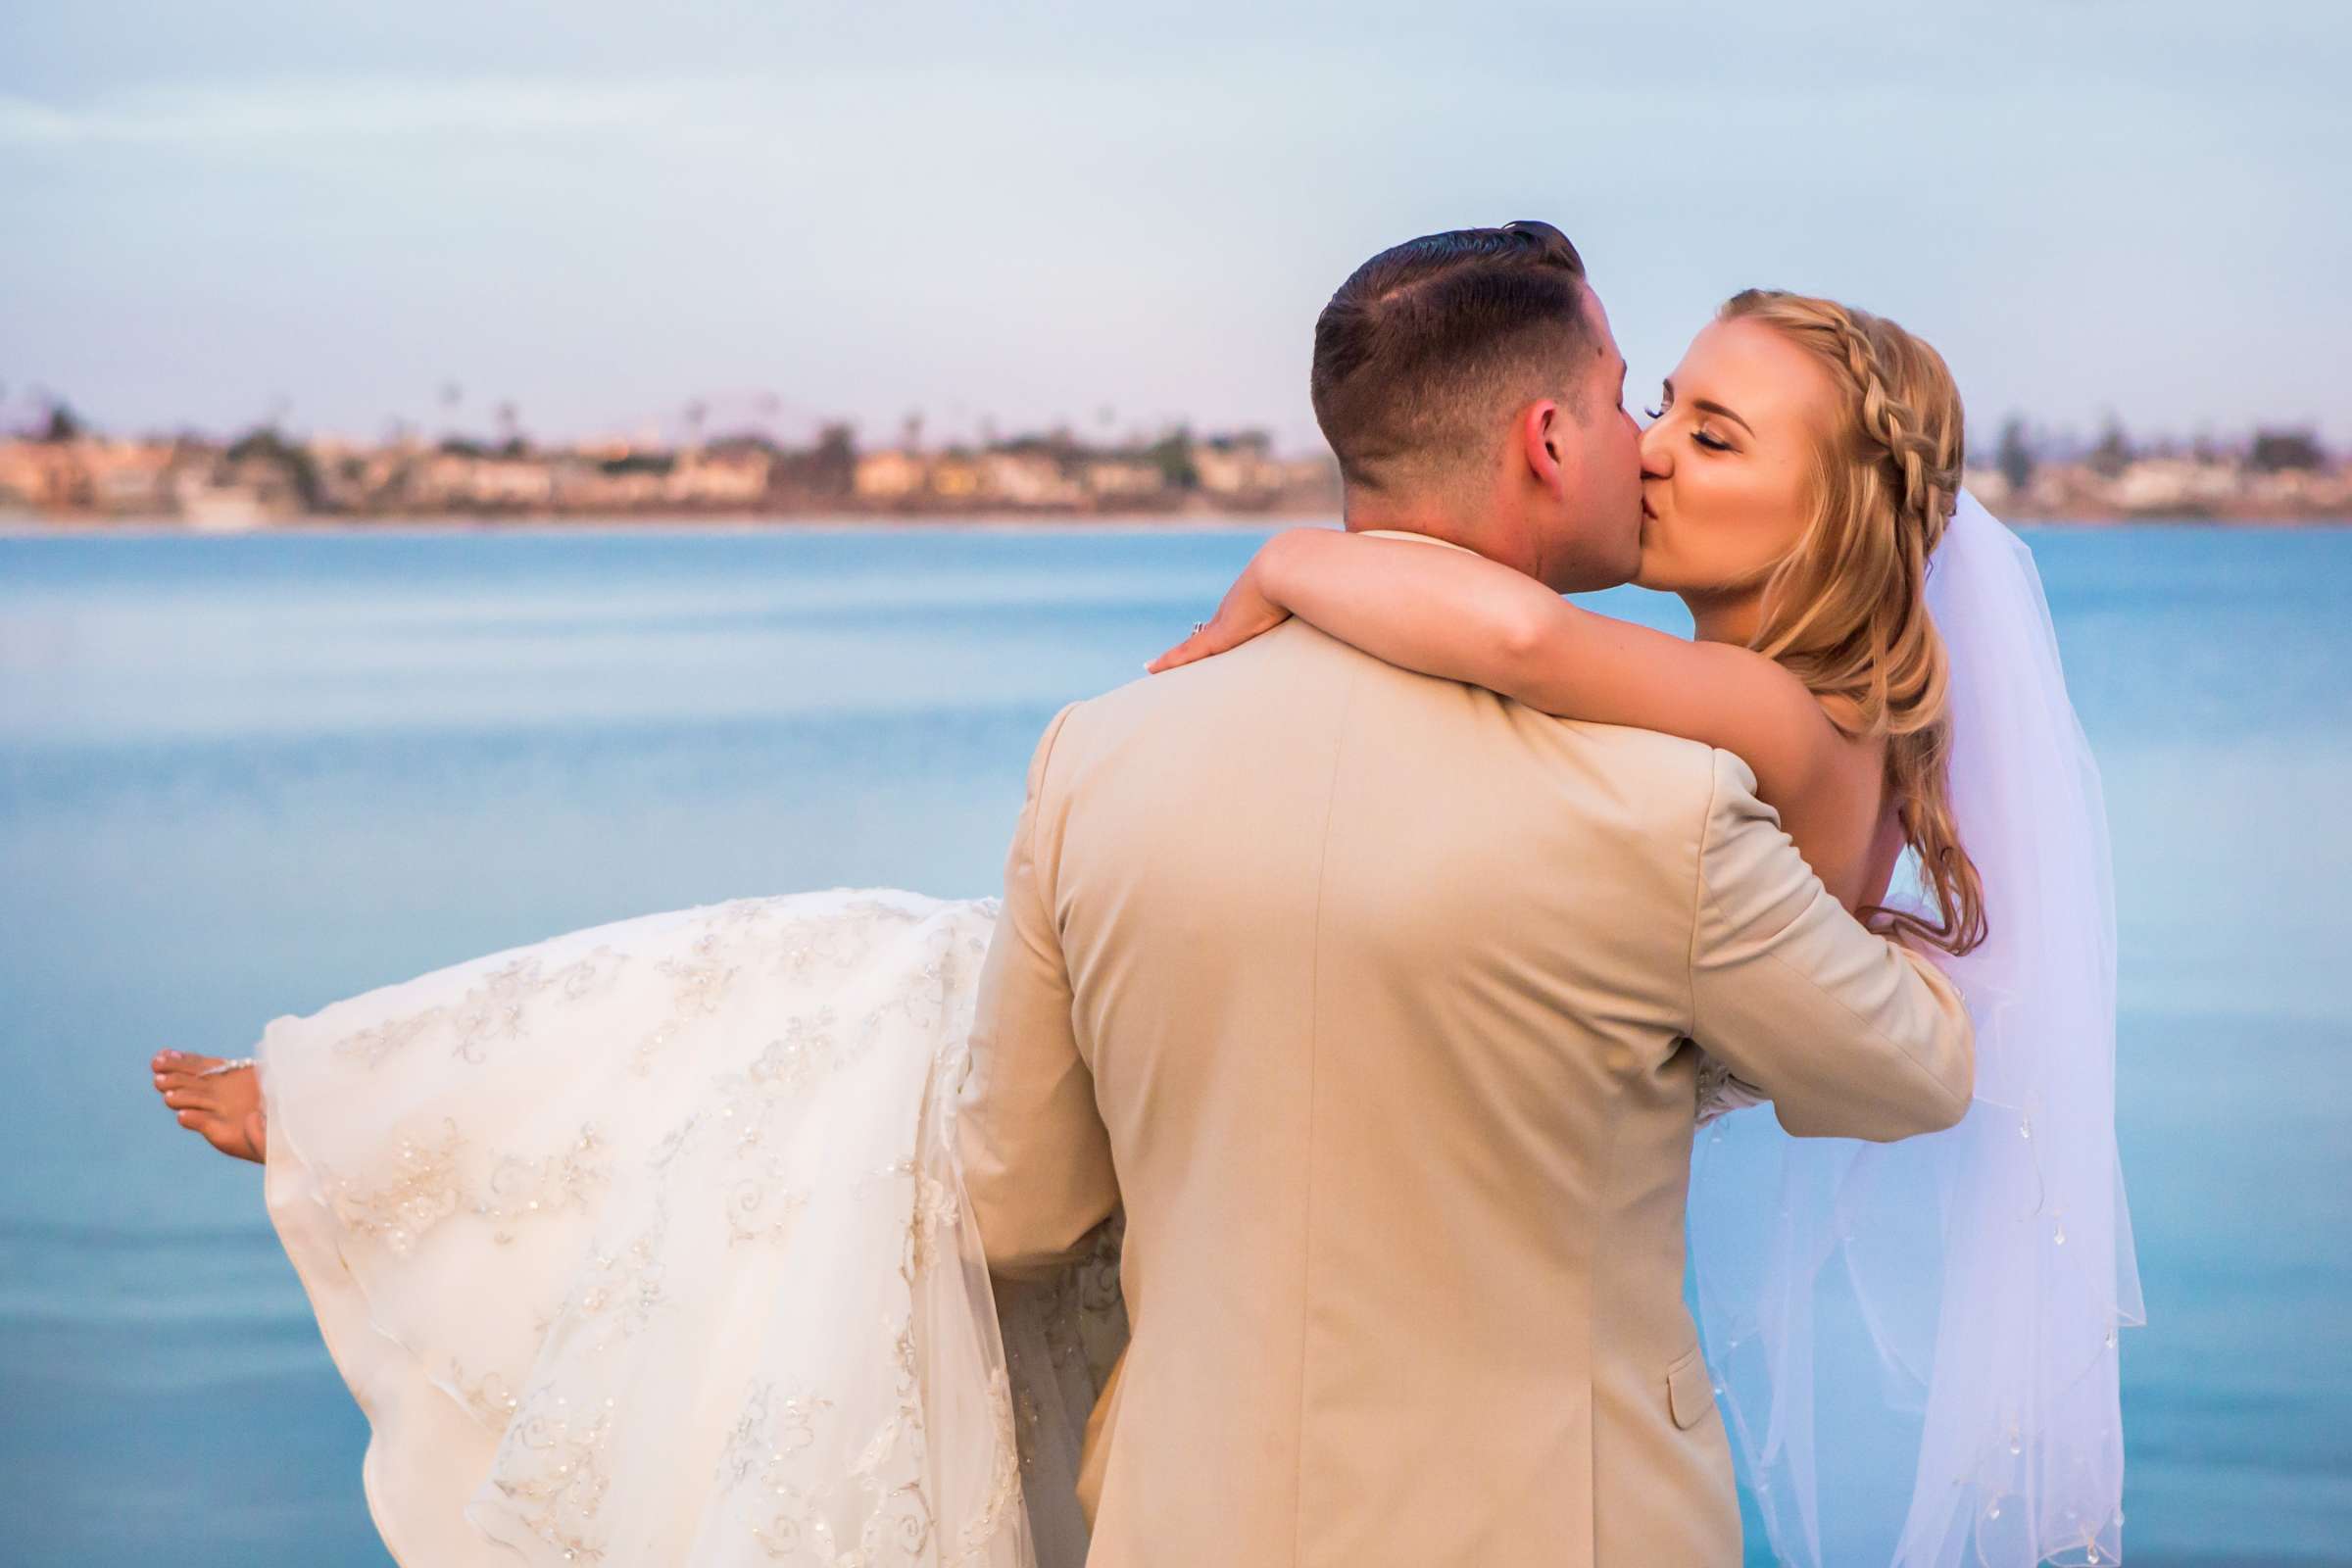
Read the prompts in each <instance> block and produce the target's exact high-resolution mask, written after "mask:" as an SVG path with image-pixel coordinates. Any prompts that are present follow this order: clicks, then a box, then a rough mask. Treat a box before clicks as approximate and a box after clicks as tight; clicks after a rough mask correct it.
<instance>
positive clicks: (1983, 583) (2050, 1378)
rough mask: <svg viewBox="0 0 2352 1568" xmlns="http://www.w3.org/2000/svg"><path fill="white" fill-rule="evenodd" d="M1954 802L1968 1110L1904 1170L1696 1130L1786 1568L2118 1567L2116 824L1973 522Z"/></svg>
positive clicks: (2051, 649) (1705, 1265)
mask: <svg viewBox="0 0 2352 1568" xmlns="http://www.w3.org/2000/svg"><path fill="white" fill-rule="evenodd" d="M1928 604H1929V608H1930V611H1931V613H1933V614H1934V616H1935V619H1936V627H1937V628H1938V630H1940V631H1941V633H1942V635H1943V638H1944V642H1945V644H1946V646H1947V648H1948V650H1949V653H1950V656H1951V713H1952V726H1953V749H1952V764H1951V790H1952V806H1953V810H1954V813H1955V815H1956V818H1957V821H1958V825H1959V832H1960V839H1961V843H1962V845H1963V846H1964V847H1965V848H1966V849H1967V851H1968V853H1969V856H1970V858H1972V859H1973V860H1974V861H1975V862H1976V865H1977V868H1978V871H1979V872H1980V874H1981V876H1982V878H1983V881H1984V886H1985V902H1986V907H1987V915H1988V919H1989V924H1990V936H1989V938H1988V940H1987V941H1986V942H1985V945H1984V946H1982V947H1980V948H1979V949H1977V950H1976V951H1975V952H1973V953H1971V954H1969V955H1967V956H1964V957H1959V958H1948V959H1947V958H1942V957H1940V956H1938V958H1937V961H1938V962H1939V963H1940V964H1941V966H1942V967H1943V969H1944V970H1945V972H1946V973H1948V974H1949V975H1951V977H1952V978H1953V980H1954V981H1955V982H1957V984H1958V985H1959V987H1960V990H1961V992H1962V993H1963V995H1964V996H1965V997H1966V998H1967V1001H1968V1005H1969V1008H1970V1011H1971V1013H1972V1014H1973V1015H1974V1017H1975V1019H1976V1024H1977V1085H1976V1102H1975V1103H1974V1104H1973V1105H1972V1106H1971V1107H1970V1108H1969V1111H1968V1114H1967V1115H1966V1117H1964V1118H1963V1119H1962V1121H1961V1122H1960V1124H1959V1125H1958V1126H1956V1127H1953V1128H1951V1129H1950V1130H1949V1131H1947V1132H1942V1133H1937V1134H1935V1135H1933V1136H1930V1137H1926V1138H1916V1139H1911V1140H1909V1141H1907V1142H1903V1143H1899V1144H1890V1145H1877V1144H1866V1143H1856V1142H1850V1141H1846V1140H1830V1139H1795V1138H1790V1137H1789V1136H1788V1135H1787V1134H1785V1133H1784V1132H1782V1131H1781V1129H1780V1127H1779V1125H1778V1123H1776V1122H1775V1121H1774V1120H1773V1119H1772V1117H1771V1116H1770V1115H1769V1114H1767V1113H1762V1112H1760V1111H1757V1110H1748V1111H1743V1112H1735V1113H1733V1114H1731V1115H1728V1116H1725V1117H1723V1118H1722V1119H1721V1120H1718V1121H1715V1122H1713V1123H1712V1124H1711V1125H1709V1126H1708V1127H1706V1128H1705V1129H1704V1130H1703V1131H1702V1132H1701V1133H1700V1135H1699V1139H1698V1144H1697V1148H1696V1150H1695V1152H1694V1155H1693V1160H1692V1169H1691V1263H1692V1275H1693V1280H1694V1284H1695V1291H1696V1296H1697V1305H1698V1313H1699V1323H1700V1328H1701V1332H1702V1335H1703V1337H1704V1340H1705V1344H1706V1348H1707V1355H1708V1360H1709V1362H1710V1363H1711V1364H1712V1366H1713V1367H1714V1369H1715V1375H1716V1378H1717V1386H1718V1393H1719V1395H1720V1397H1721V1403H1722V1405H1723V1408H1724V1415H1725V1419H1726V1422H1727V1423H1728V1425H1729V1427H1730V1431H1731V1435H1732V1440H1733V1443H1734V1445H1735V1446H1736V1447H1737V1449H1738V1450H1739V1452H1740V1458H1741V1462H1742V1466H1743V1468H1744V1470H1745V1473H1746V1476H1747V1478H1748V1481H1749V1484H1750V1486H1751V1487H1752V1489H1753V1491H1754V1494H1755V1499H1756V1503H1757V1506H1758V1509H1759V1510H1760V1512H1761V1513H1762V1515H1763V1520H1764V1525H1765V1528H1766V1530H1767V1531H1768V1533H1769V1534H1770V1536H1771V1540H1772V1545H1773V1549H1774V1551H1775V1553H1776V1555H1777V1556H1778V1557H1779V1558H1780V1559H1781V1560H1782V1561H1784V1562H1789V1563H1797V1564H1803V1565H1806V1568H1820V1565H1825V1564H1827V1565H1834V1568H1846V1565H1860V1564H1873V1563H1889V1564H1891V1565H1894V1568H1956V1565H1960V1564H1971V1565H1974V1564H1984V1565H1986V1568H2033V1565H2034V1564H2038V1563H2041V1562H2044V1561H2052V1562H2056V1563H2060V1564H2067V1565H2072V1564H2079V1563H2080V1564H2108V1563H2114V1562H2117V1561H2119V1560H2120V1559H2121V1555H2122V1534H2123V1514H2122V1511H2121V1502H2122V1497H2123V1468H2124V1467H2123V1458H2124V1444H2123V1423H2122V1417H2121V1407H2120V1404H2119V1399H2118V1394H2117V1352H2116V1330H2117V1328H2118V1326H2119V1325H2123V1324H2137V1323H2139V1322H2141V1321H2143V1314H2142V1308H2141V1303H2140V1296H2139V1272H2138V1267H2137V1265H2136V1263H2135V1262H2134V1260H2133V1256H2132V1250H2131V1221H2130V1217H2129V1215H2128V1213H2127V1211H2126V1208H2125V1203H2124V1187H2123V1176H2122V1171H2121V1169H2120V1167H2119V1165H2118V1163H2117V1159H2116V1148H2115V894H2114V887H2113V882H2112V878H2111V873H2110V869H2109V863H2108V841H2107V816H2106V808H2105V806H2104V804H2103V801H2102V797H2101V794H2100V789H2099V777H2098V771H2097V768H2096V766H2095V765H2094V763H2093V762H2092V760H2091V755H2090V748H2089V746H2088V744H2087V743H2086V742H2085V741H2084V739H2083V735H2082V727H2081V725H2080V724H2079V723H2078V722H2077V720H2076V717H2075V711H2074V708H2073V705H2072V704H2071V703H2070V702H2069V701H2068V699H2067V693H2066V682H2065V677H2064V674H2063V673H2062V671H2061V669H2060V665H2059V659H2058V644H2057V639H2056V636H2055V633H2054V632H2053V629H2052V627H2051V623H2050V614H2049V607H2048V605H2047V603H2046V602H2045V601H2044V599H2043V597H2042V591H2041V578H2040V575H2039V574H2038V573H2037V572H2036V571H2035V570H2034V558H2033V555H2032V553H2031V552H2030V551H2028V550H2027V548H2026V546H2025V544H2024V543H2023V542H2022V541H2021V540H2019V539H2018V538H2017V536H2016V535H2015V534H2013V533H2011V532H2010V531H2009V530H2008V529H2007V528H2005V527H2003V526H2002V525H2001V524H2000V523H1999V522H1998V521H1996V520H1995V519H1994V518H1993V517H1992V516H1991V515H1990V514H1988V513H1986V512H1985V509H1984V508H1983V507H1982V506H1980V505H1979V504H1978V503H1977V501H1976V498H1975V497H1973V496H1970V495H1967V494H1965V493H1964V494H1963V495H1962V496H1961V497H1960V502H1959V507H1958V510H1957V512H1956V514H1955V515H1954V516H1953V518H1952V521H1951V525H1950V527H1949V529H1948V530H1947V531H1946V533H1945V535H1944V539H1943V541H1942V543H1941V545H1940V547H1939V548H1938V549H1937V551H1936V556H1935V559H1934V561H1933V562H1932V563H1931V564H1930V567H1929V575H1928Z"/></svg>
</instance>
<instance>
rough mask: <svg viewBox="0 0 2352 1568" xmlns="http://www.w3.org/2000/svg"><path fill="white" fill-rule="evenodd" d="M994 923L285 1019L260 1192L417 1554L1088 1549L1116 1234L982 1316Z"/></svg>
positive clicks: (575, 951) (686, 917) (706, 954)
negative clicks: (1092, 1436)
mask: <svg viewBox="0 0 2352 1568" xmlns="http://www.w3.org/2000/svg"><path fill="white" fill-rule="evenodd" d="M995 913H996V906H995V903H994V901H980V902H960V903H946V902H940V901H937V900H932V899H926V898H922V897H919V896H917V895H912V894H905V893H888V892H875V893H867V892H849V891H837V892H831V893H818V894H809V895H803V896H798V897H787V898H774V899H749V900H743V901H740V902H736V903H730V904H723V905H718V906H713V907H707V908H698V909H689V910H684V911H679V912H674V913H667V914H659V915H650V916H646V917H644V918H640V919H634V920H627V921H622V922H619V923H617V924H613V925H608V926H600V927H597V928H595V929H592V930H587V931H580V932H575V933H572V934H569V935H565V936H560V937H556V938H553V939H551V940H549V941H546V942H542V943H539V944H537V945H535V946H531V947H526V948H518V949H515V950H513V951H510V952H506V953H500V954H496V955H493V956H489V957H484V958H477V959H474V960H472V961H469V962H466V963H462V964H457V965H455V966H452V967H450V968H446V969H441V970H438V971H435V972H434V973H431V974H427V975H424V976H421V977H419V978H417V979H414V980H410V981H407V982H404V983H402V984H399V985H393V986H387V987H385V988H383V989H380V990H377V991H371V992H368V994H366V995H364V996H360V997H355V998H352V999H350V1000H348V1001H344V1002H338V1003H336V1004H334V1005H330V1006H328V1007H326V1008H324V1009H322V1010H321V1011H319V1013H317V1014H315V1015H313V1016H311V1017H308V1018H291V1017H288V1018H279V1019H277V1020H275V1021H274V1022H272V1023H271V1024H270V1026H269V1028H268V1029H267V1031H266V1032H265V1034H264V1036H263V1038H262V1041H261V1044H260V1046H259V1047H258V1048H257V1051H256V1059H257V1064H258V1071H259V1074H260V1086H261V1090H262V1094H263V1096H264V1101H265V1104H266V1107H267V1111H268V1116H269V1140H268V1145H269V1148H268V1155H269V1157H268V1162H267V1177H266V1190H267V1195H268V1202H269V1208H270V1216H271V1219H272V1221H273V1222H274V1224H275V1225H276V1227H277V1230H278V1233H279V1235H280V1237H281V1238H282V1240H283V1242H284V1244H285V1248H286V1250H287V1253H288V1255H289V1256H290V1257H291V1258H292V1259H293V1262H294V1264H295V1267H296V1270H297V1272H298V1273H299V1274H300V1276H301V1278H302V1281H303V1284H304V1287H305V1289H306V1290H307V1291H308V1292H309V1294H310V1297H311V1300H312V1303H313V1305H314V1307H315V1308H316V1310H317V1313H318V1317H319V1326H320V1329H321V1331H322V1333H323V1335H324V1337H325V1340H326V1344H327V1348H328V1349H329V1351H330V1353H331V1354H332V1355H333V1357H334V1359H335V1362H336V1364H337V1366H338V1367H339V1368H340V1369H341V1371H342V1373H343V1375H344V1377H345V1380H346V1381H347V1382H348V1383H349V1384H350V1386H351V1389H352V1392H353V1394H354V1395H355V1396H356V1397H358V1399H359V1402H360V1404H361V1406H362V1407H363V1409H364V1410H365V1411H366V1413H367V1415H368V1420H369V1422H370V1424H371V1426H372V1428H373V1437H372V1441H371V1442H370V1444H369V1446H368V1456H367V1460H366V1464H365V1467H364V1472H363V1476H364V1484H365V1487H366V1491H367V1496H368V1507H369V1510H370V1512H371V1513H372V1515H373V1516H374V1520H375V1523H376V1526H377V1528H378V1530H379V1531H380V1533H381V1534H382V1536H383V1539H384V1541H385V1544H386V1545H387V1546H388V1548H389V1549H390V1550H391V1552H392V1554H393V1555H394V1556H395V1557H396V1558H398V1559H399V1560H400V1561H401V1562H402V1563H403V1564H404V1565H406V1568H459V1565H466V1564H472V1563H485V1564H487V1563H499V1564H512V1563H515V1562H516V1561H521V1562H527V1563H546V1564H564V1563H570V1564H593V1563H608V1564H627V1565H637V1564H656V1563H660V1564H691V1565H695V1568H720V1565H732V1564H763V1565H764V1564H775V1563H812V1564H816V1563H821V1564H833V1565H841V1568H848V1565H857V1568H882V1565H887V1564H943V1565H944V1564H974V1565H989V1568H1026V1565H1029V1564H1032V1563H1039V1562H1042V1563H1044V1564H1045V1565H1047V1568H1062V1565H1067V1568H1076V1565H1077V1564H1078V1563H1079V1562H1080V1561H1081V1560H1082V1559H1083V1557H1084V1553H1085V1531H1084V1525H1083V1522H1082V1520H1081V1519H1080V1517H1079V1515H1078V1513H1077V1509H1076V1503H1075V1495H1074V1492H1073V1490H1072V1489H1073V1485H1074V1477H1075V1473H1076V1461H1077V1437H1078V1433H1079V1430H1080V1428H1081V1426H1082V1424H1083V1420H1084V1417H1085V1413H1086V1411H1087V1409H1088V1408H1089V1407H1090V1406H1091V1405H1092V1403H1093V1400H1094V1396H1095V1392H1096V1390H1097V1388H1098V1387H1099V1386H1100V1384H1101V1382H1102V1380H1103V1376H1104V1375H1105V1374H1106V1372H1107V1369H1108V1364H1109V1362H1110V1360H1111V1359H1112V1358H1113V1357H1114V1356H1115V1354H1116V1352H1117V1350H1118V1348H1119V1347H1120V1346H1121V1345H1122V1344H1123V1343H1124V1337H1125V1319H1124V1315H1123V1310H1122V1308H1121V1304H1120V1301H1119V1298H1118V1293H1117V1287H1116V1275H1115V1259H1116V1246H1117V1237H1116V1234H1115V1232H1114V1231H1113V1230H1112V1229H1111V1228H1109V1227H1105V1231H1104V1233H1103V1236H1102V1238H1101V1242H1102V1246H1101V1248H1100V1249H1099V1255H1098V1256H1096V1257H1090V1258H1089V1259H1087V1260H1086V1261H1085V1262H1084V1263H1082V1264H1079V1265H1074V1266H1073V1267H1071V1268H1069V1269H1067V1270H1065V1271H1063V1273H1062V1274H1061V1275H1060V1276H1059V1277H1057V1278H1055V1279H1054V1280H1050V1281H1047V1282H1044V1283H1042V1284H1040V1285H1036V1286H1025V1287H1021V1288H1018V1289H1017V1290H1007V1292H1006V1293H1005V1299H1003V1301H1002V1303H1001V1304H1002V1323H1003V1326H1002V1330H1001V1331H1000V1319H999V1310H998V1307H999V1303H998V1302H996V1301H995V1300H993V1299H992V1296H991V1291H990V1285H989V1280H988V1276H987V1274H986V1272H985V1270H984V1268H983V1267H982V1264H981V1261H980V1253H979V1247H978V1241H977V1237H976V1235H975V1233H974V1230H973V1227H972V1224H971V1221H970V1219H969V1216H968V1213H967V1211H966V1209H965V1207H964V1205H963V1202H962V1201H961V1192H960V1186H959V1183H958V1180H957V1177H956V1167H955V1164H954V1161H953V1158H952V1152H953V1149H954V1142H955V1140H954V1117H955V1107H956V1090H957V1087H958V1084H959V1082H960V1080H961V1078H962V1075H963V1071H964V1066H965V1042H966V1035H967V1030H968V1026H969V1022H970V1018H971V1012H972V1003H973V993H974V989H975V984H976V981H977V978H978V974H979V969H980V962H981V957H982V955H983V954H984V952H985V950H986V947H987V942H988V937H989V933H990V930H991V927H992V924H993V921H994V917H995ZM1024 1471H1025V1472H1026V1478H1027V1480H1028V1483H1029V1484H1028V1486H1027V1488H1026V1489H1024V1487H1023V1485H1022V1483H1023V1479H1024ZM1024 1490H1026V1491H1027V1493H1028V1507H1027V1509H1026V1510H1025V1509H1024V1506H1023V1493H1024ZM1032 1516H1033V1517H1032Z"/></svg>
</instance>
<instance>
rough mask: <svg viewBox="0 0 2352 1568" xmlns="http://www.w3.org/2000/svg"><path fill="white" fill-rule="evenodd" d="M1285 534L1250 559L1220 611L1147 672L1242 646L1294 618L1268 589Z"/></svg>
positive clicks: (1266, 544) (1270, 541) (1147, 666)
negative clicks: (1274, 557) (1269, 564)
mask: <svg viewBox="0 0 2352 1568" xmlns="http://www.w3.org/2000/svg"><path fill="white" fill-rule="evenodd" d="M1283 538H1284V536H1283V535H1282V534H1276V535H1275V536H1274V537H1273V538H1271V539H1269V540H1267V541H1266V542H1265V544H1264V545H1263V546H1262V547H1260V548H1259V550H1258V552H1257V554H1256V555H1254V556H1252V557H1251V558H1250V564H1249V565H1248V566H1247V567H1245V568H1244V569H1243V571H1242V575H1241V577H1240V578H1239V579H1238V580H1236V581H1235V583H1234V585H1233V586H1232V587H1231V588H1230V589H1228V590H1226V593H1225V601H1224V603H1222V604H1220V605H1219V606H1217V613H1215V614H1213V615H1211V616H1209V618H1208V619H1206V620H1204V621H1202V622H1201V626H1200V629H1198V630H1197V631H1195V632H1194V633H1193V634H1192V635H1191V636H1190V637H1187V638H1186V639H1185V640H1184V641H1182V642H1180V643H1178V644H1177V645H1176V646H1175V647H1173V648H1171V649H1169V650H1168V651H1167V652H1166V653H1164V654H1162V655H1160V656H1159V657H1158V658H1157V659H1154V660H1153V661H1152V662H1150V663H1149V664H1146V665H1145V666H1144V672H1145V673H1146V674H1150V675H1156V674H1158V673H1160V672H1161V671H1162V670H1168V669H1174V668H1176V667H1177V666H1178V665H1180V664H1190V663H1193V662H1196V661H1199V660H1202V659H1206V658H1207V657H1208V656H1209V655H1211V654H1221V653H1224V652H1225V651H1226V650H1227V649H1229V648H1239V647H1241V645H1242V644H1244V643H1246V642H1248V641H1249V640H1250V638H1252V637H1255V636H1257V635H1258V634H1259V633H1261V632H1269V631H1272V630H1273V629H1274V628H1275V627H1277V626H1279V625H1281V624H1282V623H1283V622H1284V621H1286V620H1288V619H1290V618H1291V613H1290V612H1289V611H1288V610H1286V609H1284V608H1283V607H1282V606H1281V605H1279V604H1277V603H1275V601H1274V600H1273V599H1272V598H1271V597H1270V596H1269V595H1268V594H1267V592H1266V576H1267V564H1266V563H1267V558H1268V557H1269V556H1271V555H1273V554H1274V553H1275V552H1276V550H1277V548H1278V547H1279V546H1280V545H1281V544H1282V541H1283Z"/></svg>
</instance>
